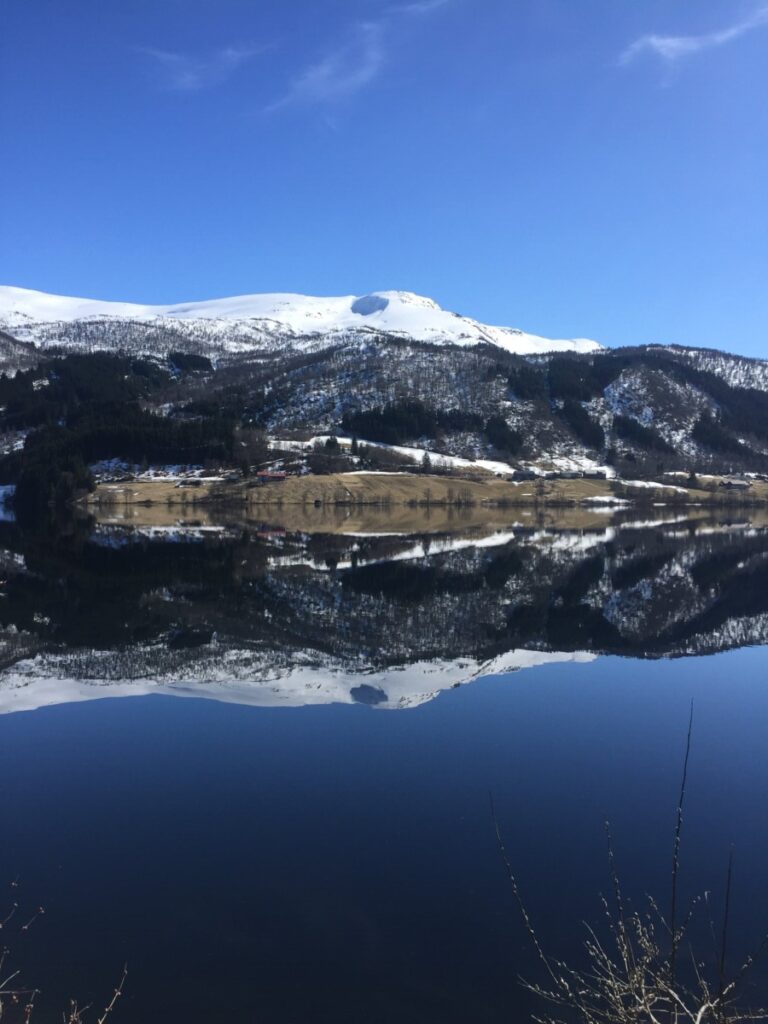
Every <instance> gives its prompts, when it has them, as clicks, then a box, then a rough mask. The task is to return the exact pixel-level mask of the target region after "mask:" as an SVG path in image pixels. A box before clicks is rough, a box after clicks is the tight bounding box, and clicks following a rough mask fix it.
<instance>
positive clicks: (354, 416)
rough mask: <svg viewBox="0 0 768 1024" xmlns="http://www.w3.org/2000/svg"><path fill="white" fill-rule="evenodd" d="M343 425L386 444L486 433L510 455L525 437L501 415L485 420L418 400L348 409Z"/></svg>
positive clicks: (371, 439) (494, 444)
mask: <svg viewBox="0 0 768 1024" xmlns="http://www.w3.org/2000/svg"><path fill="white" fill-rule="evenodd" d="M341 425H342V427H343V428H344V430H345V431H347V432H348V433H350V434H352V435H353V436H357V437H361V438H365V440H367V441H380V442H381V443H383V444H406V443H407V442H409V441H415V440H416V439H418V438H422V437H429V438H434V437H436V436H438V435H439V434H441V433H448V432H468V433H476V434H483V435H484V436H485V438H486V440H487V441H488V443H489V444H490V445H493V447H494V448H498V449H499V450H500V451H505V452H509V453H510V454H515V453H516V452H518V451H519V450H520V448H521V447H522V437H521V436H520V434H519V433H518V432H517V431H515V430H514V429H513V428H512V427H510V426H509V424H508V423H507V422H506V420H504V418H503V417H502V416H491V417H489V418H488V419H486V420H484V419H483V418H482V416H479V415H477V413H471V412H464V411H462V410H461V409H447V410H443V409H434V408H431V407H430V406H427V405H425V404H424V403H423V402H419V401H417V400H411V401H403V402H390V403H388V404H387V405H385V406H383V407H381V408H377V409H369V410H366V411H364V412H347V413H345V414H344V416H343V418H342V421H341Z"/></svg>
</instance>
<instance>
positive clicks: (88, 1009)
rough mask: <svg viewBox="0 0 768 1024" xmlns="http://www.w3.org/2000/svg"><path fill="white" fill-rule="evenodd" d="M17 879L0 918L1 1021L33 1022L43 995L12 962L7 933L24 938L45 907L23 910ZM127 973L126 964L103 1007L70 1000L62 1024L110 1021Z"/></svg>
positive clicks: (21, 1023)
mask: <svg viewBox="0 0 768 1024" xmlns="http://www.w3.org/2000/svg"><path fill="white" fill-rule="evenodd" d="M18 885H19V883H18V881H14V882H13V883H12V884H11V890H12V892H13V898H12V900H11V903H10V905H9V906H8V908H7V910H6V911H5V913H4V916H3V918H2V919H0V933H2V934H0V940H3V941H2V945H0V1022H2V1024H33V1022H34V1021H35V1020H36V1019H37V1018H36V1015H35V1003H36V1001H37V998H38V996H39V994H40V989H38V988H31V987H29V986H28V985H26V984H25V983H24V981H23V979H22V977H21V972H20V971H19V970H18V969H13V967H12V965H11V949H10V947H9V946H8V945H6V942H5V939H6V936H7V935H9V934H10V935H11V936H14V937H15V938H16V939H17V940H18V939H19V938H21V936H23V935H24V934H25V933H26V932H28V931H29V929H30V928H31V927H32V925H33V924H34V923H35V921H37V919H38V918H39V917H41V916H42V915H43V914H44V913H45V910H44V908H43V907H37V908H36V909H35V911H34V912H33V913H31V914H23V915H22V913H21V910H20V907H19V901H18V899H16V893H17V890H18ZM127 976H128V968H127V966H126V967H123V972H122V974H121V975H120V980H119V981H118V983H117V986H116V987H115V989H114V990H113V992H112V996H111V998H110V999H109V1001H108V1002H107V1003H106V1004H105V1005H104V1006H103V1008H102V1009H101V1010H95V1009H94V1008H93V1007H92V1006H90V1005H88V1006H80V1004H79V1003H78V1002H77V1001H76V1000H70V1003H69V1006H68V1007H67V1009H66V1010H65V1011H64V1013H63V1015H62V1018H61V1019H62V1021H63V1024H89V1022H91V1024H107V1020H108V1019H109V1017H110V1015H111V1014H112V1011H113V1010H114V1009H115V1006H116V1005H117V1003H118V1000H119V999H120V996H121V995H122V994H123V988H124V986H125V981H126V978H127Z"/></svg>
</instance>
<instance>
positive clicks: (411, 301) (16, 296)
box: [0, 286, 601, 355]
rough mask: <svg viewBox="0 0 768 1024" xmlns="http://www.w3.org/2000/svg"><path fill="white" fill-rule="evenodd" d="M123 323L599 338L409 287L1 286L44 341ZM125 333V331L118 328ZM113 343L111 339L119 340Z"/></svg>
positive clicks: (3, 298)
mask: <svg viewBox="0 0 768 1024" xmlns="http://www.w3.org/2000/svg"><path fill="white" fill-rule="evenodd" d="M99 322H102V323H105V325H109V327H110V332H109V333H110V334H111V335H114V334H115V328H116V327H117V326H118V325H119V324H121V323H122V324H125V325H131V324H134V325H135V324H144V325H153V326H155V327H159V328H162V327H163V326H164V325H168V326H169V327H172V328H173V330H174V332H175V334H176V335H177V337H178V334H179V333H182V334H184V333H189V334H190V335H193V334H194V335H199V333H200V331H201V330H205V332H206V335H207V336H208V337H210V336H211V334H212V333H213V334H215V335H216V341H217V343H218V346H219V347H223V348H225V349H226V348H230V347H231V348H233V349H236V350H238V351H242V350H243V349H244V348H248V347H253V348H256V347H260V346H261V345H263V344H265V343H268V344H270V345H272V346H274V345H275V344H276V343H281V342H283V343H296V342H297V340H299V339H302V338H307V337H313V338H316V337H317V336H318V335H329V336H333V335H345V336H347V335H349V334H350V333H355V332H358V333H360V332H371V331H375V332H379V333H385V334H394V335H398V336H400V337H403V338H407V339H410V340H413V341H422V342H431V343H434V344H452V345H462V346H471V345H477V344H480V343H484V344H492V345H497V346H499V347H500V348H503V349H505V350H506V351H508V352H515V353H518V354H521V355H536V354H540V353H544V352H555V351H570V352H591V351H594V350H596V349H599V348H600V347H601V346H600V345H598V344H597V342H594V341H588V340H585V339H577V340H550V339H547V338H540V337H537V336H536V335H532V334H526V333H525V332H523V331H520V330H516V329H514V328H510V327H494V326H489V325H486V324H482V323H480V322H479V321H477V320H472V319H470V318H469V317H464V316H460V315H459V314H457V313H451V312H449V311H447V310H444V309H442V308H441V307H440V306H439V305H438V304H437V303H436V302H435V301H434V300H433V299H430V298H427V297H425V296H422V295H415V294H414V293H412V292H405V291H380V292H371V293H369V294H368V295H361V296H356V295H345V296H341V297H329V298H325V297H313V296H308V295H294V294H291V293H266V294H254V295H237V296H233V297H231V298H223V299H211V300H208V301H202V302H184V303H177V304H174V305H168V306H150V305H141V304H139V303H132V302H111V301H100V300H97V299H83V298H73V297H69V296H63V295H49V294H47V293H45V292H38V291H32V290H29V289H26V288H15V287H9V286H0V330H4V331H6V332H7V333H8V334H11V335H13V336H14V337H16V338H17V339H18V340H20V341H31V342H34V343H36V344H39V345H44V346H47V345H52V344H64V345H67V344H74V341H73V339H74V337H75V335H76V333H77V332H74V331H73V330H72V327H71V325H77V324H84V325H93V324H94V323H99ZM118 333H119V332H118ZM113 346H114V342H113V343H112V344H111V345H110V346H109V347H113Z"/></svg>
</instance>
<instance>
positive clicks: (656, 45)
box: [619, 5, 768, 64]
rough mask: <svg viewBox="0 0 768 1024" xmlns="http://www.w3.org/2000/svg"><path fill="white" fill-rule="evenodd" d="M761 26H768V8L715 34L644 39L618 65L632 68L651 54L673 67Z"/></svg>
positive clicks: (623, 55)
mask: <svg viewBox="0 0 768 1024" xmlns="http://www.w3.org/2000/svg"><path fill="white" fill-rule="evenodd" d="M762 26H768V5H762V6H760V7H758V8H757V9H756V10H754V11H753V12H752V14H750V15H749V16H748V17H746V18H743V19H742V20H741V21H737V22H734V24H732V25H728V26H726V27H725V28H722V29H719V30H718V31H716V32H707V33H705V34H703V35H692V36H660V35H646V36H641V37H640V38H639V39H636V40H635V42H634V43H632V44H631V46H628V47H627V48H626V50H624V52H623V53H622V54H621V56H620V57H619V62H620V63H621V64H629V63H630V62H631V61H633V60H635V58H636V57H639V56H641V55H642V54H644V53H651V54H655V55H656V56H658V57H661V59H662V60H664V61H666V62H667V63H670V64H671V63H674V62H675V61H678V60H680V59H681V58H683V57H690V56H692V55H693V54H696V53H700V52H701V51H702V50H712V49H715V48H716V47H718V46H725V45H726V44H727V43H732V42H734V41H735V40H737V39H739V38H741V36H745V35H747V33H748V32H753V31H754V30H755V29H757V28H761V27H762Z"/></svg>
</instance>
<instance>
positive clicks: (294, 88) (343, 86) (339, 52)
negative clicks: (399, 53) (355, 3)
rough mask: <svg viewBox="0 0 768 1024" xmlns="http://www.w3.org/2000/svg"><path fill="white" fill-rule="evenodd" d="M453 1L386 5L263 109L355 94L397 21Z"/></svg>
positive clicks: (382, 61) (376, 68)
mask: <svg viewBox="0 0 768 1024" xmlns="http://www.w3.org/2000/svg"><path fill="white" fill-rule="evenodd" d="M452 2H453V0H410V2H406V3H402V4H395V5H392V6H389V7H386V8H385V9H384V10H383V11H382V12H381V14H380V15H379V16H378V17H377V18H375V19H371V20H368V21H363V22H359V23H358V24H357V25H355V26H353V28H352V30H351V31H350V32H349V33H348V37H347V39H346V40H345V42H343V43H342V44H341V45H339V46H337V47H335V48H333V49H331V50H329V51H328V52H327V53H326V54H325V55H324V56H322V57H320V58H319V59H318V60H317V61H315V62H314V63H312V64H310V65H309V66H308V67H306V68H305V69H304V70H303V71H301V72H300V73H299V74H298V75H297V76H296V77H295V78H294V79H293V81H292V82H291V83H290V84H289V86H288V88H287V90H286V91H285V93H284V94H283V95H282V96H281V97H280V98H279V99H277V100H276V101H275V102H274V103H271V104H270V105H269V106H268V107H267V108H266V112H267V113H271V112H274V111H276V110H280V109H281V108H283V107H289V106H293V105H295V104H304V105H315V106H320V105H327V104H331V103H334V102H336V101H338V100H342V99H345V98H346V97H349V96H352V95H354V94H355V93H357V92H359V91H360V90H361V89H363V88H364V87H365V86H367V85H368V84H369V83H370V82H372V81H373V80H374V79H375V78H377V77H378V76H379V75H380V74H381V72H382V70H383V69H384V67H385V65H386V62H387V52H388V42H389V37H390V35H391V33H392V31H393V29H394V27H395V26H396V25H397V24H398V22H403V21H405V20H408V19H411V18H418V17H422V16H425V15H428V14H431V13H432V12H434V11H437V10H439V9H440V8H441V7H446V6H447V5H448V4H450V3H452Z"/></svg>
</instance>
